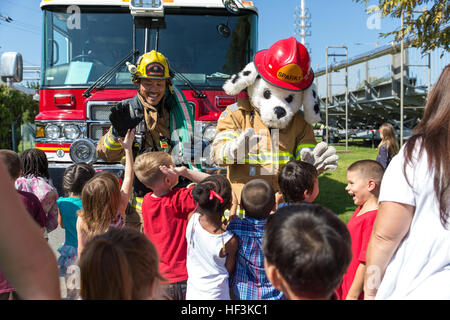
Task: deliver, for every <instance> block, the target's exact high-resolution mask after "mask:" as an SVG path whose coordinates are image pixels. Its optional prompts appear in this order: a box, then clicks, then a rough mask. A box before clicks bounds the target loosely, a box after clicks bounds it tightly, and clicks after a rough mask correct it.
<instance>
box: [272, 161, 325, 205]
mask: <svg viewBox="0 0 450 320" xmlns="http://www.w3.org/2000/svg"><path fill="white" fill-rule="evenodd" d="M317 176H318V173H317V169H316V168H315V167H314V166H313V165H312V164H309V163H307V162H304V161H298V160H291V161H289V162H288V163H286V164H285V165H284V166H283V168H281V172H280V174H279V175H278V186H279V187H280V191H281V193H282V195H283V198H284V201H285V202H289V203H298V202H302V201H303V200H304V199H305V195H304V193H305V191H306V190H308V191H311V190H313V188H314V183H315V180H316V179H317Z"/></svg>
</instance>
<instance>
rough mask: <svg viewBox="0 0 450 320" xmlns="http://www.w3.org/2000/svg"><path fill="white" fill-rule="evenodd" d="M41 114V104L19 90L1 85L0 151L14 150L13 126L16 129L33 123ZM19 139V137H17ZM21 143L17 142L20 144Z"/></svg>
mask: <svg viewBox="0 0 450 320" xmlns="http://www.w3.org/2000/svg"><path fill="white" fill-rule="evenodd" d="M38 112H39V103H38V102H37V101H35V100H33V97H32V96H31V95H27V94H25V93H23V92H21V91H19V90H16V89H12V88H8V87H7V86H6V85H4V84H0V149H11V148H12V143H11V142H12V141H11V138H12V134H11V125H12V123H13V121H15V126H16V128H19V127H20V125H21V124H23V123H25V122H33V121H34V117H35V116H36V115H37V113H38ZM16 137H18V138H19V135H16ZM18 142H19V141H16V143H17V144H18Z"/></svg>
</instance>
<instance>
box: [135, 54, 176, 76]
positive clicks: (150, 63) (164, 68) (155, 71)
mask: <svg viewBox="0 0 450 320" xmlns="http://www.w3.org/2000/svg"><path fill="white" fill-rule="evenodd" d="M136 68H137V70H136V74H135V76H136V77H138V78H149V79H170V78H171V75H170V70H169V62H168V61H167V59H166V57H164V55H162V54H161V53H159V52H156V51H155V50H152V51H150V52H147V53H144V54H143V55H142V56H140V57H139V59H138V61H137V65H136Z"/></svg>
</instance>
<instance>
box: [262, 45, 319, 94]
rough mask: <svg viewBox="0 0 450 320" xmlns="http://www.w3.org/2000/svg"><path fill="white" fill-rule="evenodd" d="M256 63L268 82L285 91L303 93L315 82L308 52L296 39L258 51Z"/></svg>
mask: <svg viewBox="0 0 450 320" xmlns="http://www.w3.org/2000/svg"><path fill="white" fill-rule="evenodd" d="M254 62H255V65H256V69H257V70H258V72H259V74H260V75H261V76H262V77H263V78H264V79H265V80H266V81H268V82H270V83H271V84H273V85H275V86H278V87H280V88H283V89H287V90H293V91H302V90H305V89H307V88H308V87H309V86H310V85H311V83H312V82H313V80H314V72H313V71H312V70H311V60H310V58H309V54H308V50H306V48H305V46H304V45H303V44H301V43H300V42H298V41H297V40H296V39H295V38H294V37H290V38H288V39H283V40H279V41H277V42H275V43H274V44H273V45H272V46H271V47H270V48H269V49H266V50H261V51H258V52H257V53H256V54H255V58H254Z"/></svg>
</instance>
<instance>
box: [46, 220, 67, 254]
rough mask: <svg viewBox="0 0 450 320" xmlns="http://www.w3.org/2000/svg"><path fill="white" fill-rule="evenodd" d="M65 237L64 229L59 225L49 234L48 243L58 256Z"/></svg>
mask: <svg viewBox="0 0 450 320" xmlns="http://www.w3.org/2000/svg"><path fill="white" fill-rule="evenodd" d="M64 239H65V236H64V229H63V228H61V227H60V226H58V228H56V229H55V230H53V231H52V232H50V233H49V234H48V244H49V245H50V247H51V248H52V249H53V252H54V253H55V255H56V258H58V257H59V253H58V251H57V250H58V248H59V247H60V246H61V245H62V244H63V242H64Z"/></svg>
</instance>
